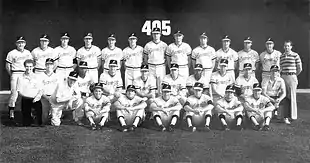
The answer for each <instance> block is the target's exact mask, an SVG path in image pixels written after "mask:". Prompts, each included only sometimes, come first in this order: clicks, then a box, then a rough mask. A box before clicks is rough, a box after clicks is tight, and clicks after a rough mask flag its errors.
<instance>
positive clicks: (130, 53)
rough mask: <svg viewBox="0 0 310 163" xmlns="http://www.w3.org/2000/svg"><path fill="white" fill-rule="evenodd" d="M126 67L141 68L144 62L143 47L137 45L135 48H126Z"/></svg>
mask: <svg viewBox="0 0 310 163" xmlns="http://www.w3.org/2000/svg"><path fill="white" fill-rule="evenodd" d="M123 54H124V60H125V65H126V66H128V67H141V64H142V61H143V47H141V46H139V45H137V46H136V47H135V48H133V49H132V48H131V47H126V48H125V49H124V50H123Z"/></svg>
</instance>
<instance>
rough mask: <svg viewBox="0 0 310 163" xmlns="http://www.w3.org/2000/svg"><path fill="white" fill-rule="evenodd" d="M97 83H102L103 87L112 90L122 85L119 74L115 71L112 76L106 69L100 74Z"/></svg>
mask: <svg viewBox="0 0 310 163" xmlns="http://www.w3.org/2000/svg"><path fill="white" fill-rule="evenodd" d="M99 83H103V84H104V87H106V88H107V89H109V90H112V91H113V90H115V89H116V88H122V86H123V80H122V78H121V75H120V74H119V73H116V74H115V75H114V76H111V75H110V74H109V72H108V71H105V72H103V73H102V74H101V75H100V78H99Z"/></svg>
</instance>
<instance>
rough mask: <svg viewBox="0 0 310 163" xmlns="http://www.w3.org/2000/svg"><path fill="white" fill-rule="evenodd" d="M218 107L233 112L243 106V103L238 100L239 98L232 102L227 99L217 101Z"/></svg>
mask: <svg viewBox="0 0 310 163" xmlns="http://www.w3.org/2000/svg"><path fill="white" fill-rule="evenodd" d="M217 105H219V106H220V107H222V108H224V109H227V110H233V108H236V107H238V106H240V105H241V102H240V101H239V100H238V98H237V97H234V98H233V99H232V100H231V101H229V102H228V101H226V99H225V98H221V99H219V100H218V101H217Z"/></svg>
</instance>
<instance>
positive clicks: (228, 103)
mask: <svg viewBox="0 0 310 163" xmlns="http://www.w3.org/2000/svg"><path fill="white" fill-rule="evenodd" d="M234 94H235V89H234V86H233V85H228V86H227V87H226V90H225V97H224V98H221V99H220V100H219V101H218V102H217V104H216V107H215V108H216V110H217V113H218V116H219V118H220V120H221V122H222V125H223V127H224V130H229V128H228V126H227V122H226V119H228V120H233V119H236V125H237V126H236V128H237V129H238V130H242V127H241V123H242V118H243V116H242V111H243V106H242V104H241V102H240V101H239V100H238V98H237V97H236V96H235V95H234Z"/></svg>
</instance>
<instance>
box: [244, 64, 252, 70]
mask: <svg viewBox="0 0 310 163" xmlns="http://www.w3.org/2000/svg"><path fill="white" fill-rule="evenodd" d="M243 69H252V64H251V63H245V64H244V65H243Z"/></svg>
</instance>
